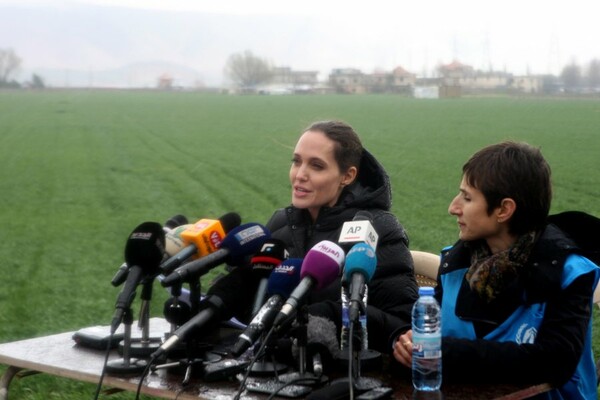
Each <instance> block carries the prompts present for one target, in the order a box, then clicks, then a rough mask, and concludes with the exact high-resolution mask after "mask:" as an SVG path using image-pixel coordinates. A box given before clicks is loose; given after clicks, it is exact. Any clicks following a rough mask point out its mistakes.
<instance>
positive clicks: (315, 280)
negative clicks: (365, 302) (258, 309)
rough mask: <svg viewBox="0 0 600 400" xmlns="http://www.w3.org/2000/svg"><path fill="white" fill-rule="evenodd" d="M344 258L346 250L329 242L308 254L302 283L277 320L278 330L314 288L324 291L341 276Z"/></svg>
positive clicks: (317, 246)
mask: <svg viewBox="0 0 600 400" xmlns="http://www.w3.org/2000/svg"><path fill="white" fill-rule="evenodd" d="M344 257H345V254H344V250H342V248H341V247H340V246H338V245H337V244H335V243H333V242H331V241H329V240H323V241H321V242H319V243H317V244H316V245H315V246H313V248H311V249H310V250H309V251H308V252H307V253H306V257H304V261H303V262H302V268H301V269H300V278H301V281H300V283H299V284H298V286H296V288H295V289H294V291H293V292H292V293H291V294H290V297H288V299H287V301H286V302H285V304H284V305H283V306H282V307H281V311H280V312H279V314H277V317H276V318H275V322H274V325H275V327H276V328H277V329H279V327H280V326H281V325H282V324H283V322H285V320H286V319H287V318H288V317H289V316H290V315H291V314H292V313H293V312H294V311H296V308H298V305H299V304H300V301H302V300H303V299H304V297H305V296H306V295H307V294H308V293H309V292H310V291H311V290H312V289H313V288H314V289H316V290H319V289H322V288H324V287H326V286H329V285H330V284H331V283H333V281H335V280H336V278H337V277H338V276H339V275H340V270H341V267H342V264H343V263H344Z"/></svg>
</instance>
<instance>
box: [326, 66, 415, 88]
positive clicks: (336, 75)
mask: <svg viewBox="0 0 600 400" xmlns="http://www.w3.org/2000/svg"><path fill="white" fill-rule="evenodd" d="M416 79H417V76H416V75H415V74H413V73H410V72H408V71H406V70H405V69H404V68H402V67H396V68H395V69H394V70H393V71H391V72H389V71H375V72H373V73H372V74H365V73H363V72H361V71H360V70H358V69H354V68H336V69H333V70H332V71H331V73H330V74H329V85H330V86H331V87H332V88H333V89H334V90H335V91H336V92H337V93H347V94H359V93H409V92H410V91H411V89H412V87H413V86H414V84H415V81H416Z"/></svg>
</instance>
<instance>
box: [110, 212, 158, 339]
mask: <svg viewBox="0 0 600 400" xmlns="http://www.w3.org/2000/svg"><path fill="white" fill-rule="evenodd" d="M164 251H165V231H164V230H163V228H162V226H161V225H160V224H159V223H157V222H144V223H142V224H140V225H138V226H137V227H136V228H135V229H134V230H133V232H132V233H131V234H130V235H129V239H128V240H127V243H126V244H125V262H126V263H127V265H129V272H128V273H127V279H126V280H125V284H124V285H123V289H122V290H121V292H120V293H119V296H118V297H117V302H116V304H115V309H116V310H115V314H114V317H113V321H112V324H111V333H114V332H116V330H117V328H118V327H119V324H120V323H121V321H122V320H123V314H124V312H125V310H127V309H128V308H129V307H131V303H132V302H133V299H134V297H135V290H136V288H137V285H138V284H139V283H140V282H141V281H142V280H143V279H145V278H152V279H154V277H155V276H156V275H158V273H159V272H160V270H159V268H158V266H159V265H160V262H161V260H162V259H163V255H164Z"/></svg>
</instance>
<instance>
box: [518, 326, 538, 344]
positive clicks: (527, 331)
mask: <svg viewBox="0 0 600 400" xmlns="http://www.w3.org/2000/svg"><path fill="white" fill-rule="evenodd" d="M536 336H537V328H536V327H535V326H531V325H529V324H527V323H525V324H521V326H520V327H519V329H518V330H517V334H516V335H515V342H517V343H518V344H524V343H534V342H535V338H536Z"/></svg>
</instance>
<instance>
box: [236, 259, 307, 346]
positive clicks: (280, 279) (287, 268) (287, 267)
mask: <svg viewBox="0 0 600 400" xmlns="http://www.w3.org/2000/svg"><path fill="white" fill-rule="evenodd" d="M301 267H302V259H301V258H288V259H287V260H285V261H283V262H282V263H281V264H280V265H278V266H277V267H276V268H275V269H274V270H273V272H271V275H270V276H269V279H268V282H267V293H269V294H270V295H271V297H270V298H269V299H268V300H267V302H266V303H265V304H264V305H263V306H262V307H261V308H260V310H259V311H258V312H257V313H256V314H255V316H254V318H253V319H252V321H250V323H249V324H248V326H247V327H246V329H245V330H244V332H242V334H241V335H240V336H239V337H238V340H237V341H236V342H235V343H234V345H233V347H232V349H231V354H232V355H233V356H234V357H239V356H240V355H242V354H243V353H244V352H245V351H246V350H248V348H250V346H252V345H253V344H254V343H256V341H257V340H258V338H259V337H260V335H261V334H262V333H263V332H264V331H268V330H269V329H271V326H273V321H275V317H276V316H277V314H278V313H279V310H280V309H281V306H282V305H283V303H284V301H285V300H286V299H287V298H288V296H289V295H290V294H291V293H292V290H294V288H295V287H296V285H298V283H299V282H300V268H301Z"/></svg>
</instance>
